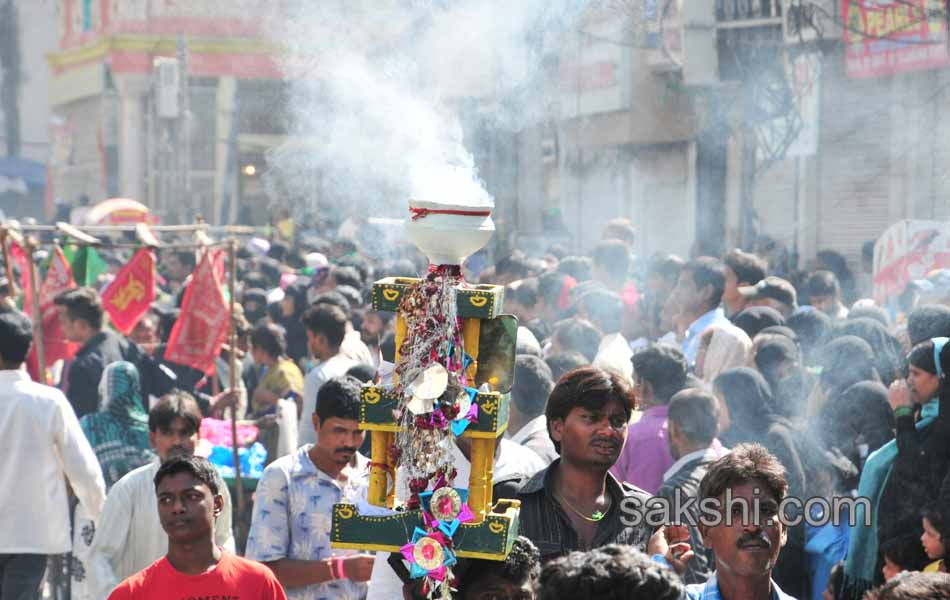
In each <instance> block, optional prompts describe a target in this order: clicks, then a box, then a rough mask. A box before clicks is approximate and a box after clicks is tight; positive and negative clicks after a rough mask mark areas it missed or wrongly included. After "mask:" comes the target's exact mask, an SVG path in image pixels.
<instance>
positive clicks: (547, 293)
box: [538, 271, 570, 310]
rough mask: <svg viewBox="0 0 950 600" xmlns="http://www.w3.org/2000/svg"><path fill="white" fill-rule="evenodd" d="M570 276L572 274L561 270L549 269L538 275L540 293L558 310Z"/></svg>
mask: <svg viewBox="0 0 950 600" xmlns="http://www.w3.org/2000/svg"><path fill="white" fill-rule="evenodd" d="M568 277H570V275H567V274H566V273H561V272H559V271H548V272H547V273H544V274H542V275H540V276H539V277H538V294H539V295H540V296H541V298H544V302H545V303H546V304H547V305H548V306H550V307H551V308H553V309H555V310H557V303H558V300H559V299H560V298H561V293H562V292H563V291H564V285H565V283H566V281H567V280H568V279H567V278H568Z"/></svg>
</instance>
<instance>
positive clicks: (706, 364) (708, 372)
mask: <svg viewBox="0 0 950 600" xmlns="http://www.w3.org/2000/svg"><path fill="white" fill-rule="evenodd" d="M751 349H752V340H751V339H749V336H748V335H746V332H744V331H742V330H741V329H739V328H738V327H736V326H735V325H728V324H726V325H714V326H713V327H710V328H709V329H707V330H706V331H704V332H703V335H702V337H701V339H700V341H699V351H698V352H697V353H696V376H697V377H700V378H701V379H702V380H703V381H705V382H706V383H712V382H713V380H714V379H716V377H717V376H718V375H719V374H720V373H722V372H723V371H726V370H728V369H734V368H735V367H742V366H745V364H746V361H747V360H748V358H749V351H750V350H751Z"/></svg>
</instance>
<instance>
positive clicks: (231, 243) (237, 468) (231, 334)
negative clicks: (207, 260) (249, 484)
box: [228, 237, 244, 531]
mask: <svg viewBox="0 0 950 600" xmlns="http://www.w3.org/2000/svg"><path fill="white" fill-rule="evenodd" d="M236 259H237V243H236V242H235V240H234V238H233V237H232V238H231V239H230V240H228V303H229V304H228V345H229V346H231V348H230V349H229V351H228V367H229V368H228V371H229V373H228V376H229V379H230V381H229V382H228V384H229V386H230V388H231V393H237V389H238V388H237V331H236V330H235V328H234V305H235V302H236V300H235V298H234V296H235V292H234V288H235V278H236V275H235V271H236V264H235V261H236ZM237 412H238V405H237V404H235V405H234V406H232V407H231V449H232V450H233V452H234V486H235V487H236V488H237V508H238V510H237V514H238V519H237V521H236V522H237V523H238V524H239V525H238V527H240V528H241V529H243V526H242V525H240V524H241V523H242V521H241V518H243V515H244V484H243V482H242V481H241V460H240V455H239V454H238V435H237ZM239 531H240V529H239Z"/></svg>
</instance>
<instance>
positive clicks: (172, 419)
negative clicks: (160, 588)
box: [88, 391, 234, 598]
mask: <svg viewBox="0 0 950 600" xmlns="http://www.w3.org/2000/svg"><path fill="white" fill-rule="evenodd" d="M200 426H201V410H200V409H199V408H198V403H197V401H195V399H194V398H193V397H192V396H191V395H190V394H187V393H185V392H180V391H176V392H173V393H171V394H168V395H166V396H163V397H162V399H161V400H159V401H158V403H157V404H156V405H155V406H154V407H153V408H152V410H150V411H149V413H148V430H149V434H148V435H149V440H150V441H151V443H152V448H154V449H155V453H156V454H158V459H157V460H155V461H153V462H152V463H150V464H147V465H145V466H143V467H139V468H138V469H135V470H134V471H130V472H129V473H127V474H126V475H125V476H124V477H123V478H122V479H120V480H119V481H117V482H116V484H115V485H113V486H112V489H111V490H109V495H108V496H107V497H106V504H105V506H104V507H103V509H102V516H101V517H100V518H99V525H98V529H97V530H96V532H95V535H94V537H93V542H92V547H91V549H90V559H89V567H90V573H88V575H89V577H90V589H91V590H93V591H94V597H95V598H106V597H108V596H109V593H110V592H111V591H112V590H113V589H114V588H115V587H116V585H118V584H119V582H121V581H122V580H124V579H125V578H127V577H130V576H131V575H134V574H135V573H138V572H139V571H141V570H142V569H144V568H146V567H147V566H149V565H150V564H152V563H153V562H155V561H156V560H158V559H160V558H161V557H162V556H164V555H165V553H166V552H167V551H168V536H167V535H166V534H165V532H164V531H163V530H162V527H161V523H160V522H159V520H158V518H157V515H158V503H157V500H156V497H155V483H154V479H155V475H156V473H158V470H159V467H160V466H161V465H162V464H163V463H165V462H167V461H168V460H170V459H172V458H175V457H178V456H191V455H193V454H194V453H195V446H196V445H197V444H198V429H199V428H200ZM218 488H219V489H220V493H221V496H222V501H223V505H222V508H221V515H220V517H219V518H218V520H217V522H216V524H215V528H214V539H215V543H216V544H217V545H218V546H221V547H223V548H224V549H225V550H227V551H228V552H232V553H233V552H234V536H233V535H232V533H231V495H230V494H229V493H228V488H227V486H226V485H224V482H223V481H222V480H221V479H220V478H219V479H218Z"/></svg>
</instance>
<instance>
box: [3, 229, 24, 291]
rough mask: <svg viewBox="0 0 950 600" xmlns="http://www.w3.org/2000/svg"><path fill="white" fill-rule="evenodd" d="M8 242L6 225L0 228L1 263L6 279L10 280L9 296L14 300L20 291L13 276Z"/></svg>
mask: <svg viewBox="0 0 950 600" xmlns="http://www.w3.org/2000/svg"><path fill="white" fill-rule="evenodd" d="M9 243H10V236H9V230H8V229H7V228H6V227H2V228H0V244H2V245H3V264H4V266H5V267H6V270H7V281H8V282H10V283H9V285H10V297H12V298H13V299H14V300H16V297H17V296H19V295H20V292H19V290H18V289H17V285H16V279H15V278H14V277H13V261H11V260H10V247H9Z"/></svg>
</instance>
